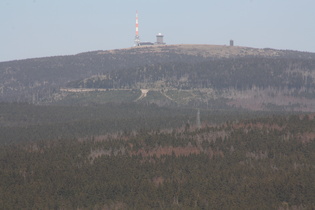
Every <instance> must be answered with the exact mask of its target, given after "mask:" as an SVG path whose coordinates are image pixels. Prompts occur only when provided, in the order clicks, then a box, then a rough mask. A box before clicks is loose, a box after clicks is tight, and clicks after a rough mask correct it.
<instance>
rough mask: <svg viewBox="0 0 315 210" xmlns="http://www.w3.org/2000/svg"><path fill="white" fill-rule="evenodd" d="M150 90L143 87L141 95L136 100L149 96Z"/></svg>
mask: <svg viewBox="0 0 315 210" xmlns="http://www.w3.org/2000/svg"><path fill="white" fill-rule="evenodd" d="M148 92H149V90H148V89H141V95H140V96H139V98H137V99H136V100H135V101H139V100H141V99H143V98H145V97H147V94H148Z"/></svg>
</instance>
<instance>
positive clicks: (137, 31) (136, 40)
mask: <svg viewBox="0 0 315 210" xmlns="http://www.w3.org/2000/svg"><path fill="white" fill-rule="evenodd" d="M139 45H140V36H139V19H138V11H137V12H136V36H135V46H139Z"/></svg>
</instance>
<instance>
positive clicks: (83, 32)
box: [0, 0, 315, 61]
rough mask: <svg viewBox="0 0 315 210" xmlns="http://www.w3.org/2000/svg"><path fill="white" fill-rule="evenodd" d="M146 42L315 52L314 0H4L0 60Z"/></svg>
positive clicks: (1, 2)
mask: <svg viewBox="0 0 315 210" xmlns="http://www.w3.org/2000/svg"><path fill="white" fill-rule="evenodd" d="M136 10H138V11H139V24H140V27H139V33H140V38H141V41H151V42H154V41H155V39H156V38H155V36H156V34H157V33H163V34H164V35H165V37H164V41H165V42H166V43H167V44H216V45H228V44H229V40H230V39H233V40H234V43H235V45H239V46H248V47H256V48H267V47H268V48H275V49H291V50H300V51H309V52H315V0H111V1H110V0H0V19H1V20H0V28H1V31H0V61H7V60H15V59H24V58H34V57H44V56H54V55H69V54H76V53H80V52H86V51H94V50H109V49H119V48H128V47H131V46H133V40H134V35H135V13H136Z"/></svg>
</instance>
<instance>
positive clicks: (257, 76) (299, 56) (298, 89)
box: [0, 45, 315, 111]
mask: <svg viewBox="0 0 315 210" xmlns="http://www.w3.org/2000/svg"><path fill="white" fill-rule="evenodd" d="M314 81H315V53H307V52H297V51H288V50H274V49H255V48H248V47H237V46H235V47H230V46H217V45H166V46H149V47H135V48H128V49H120V50H109V51H95V52H87V53H80V54H77V55H72V56H57V57H50V58H36V59H28V60H20V61H11V62H2V63H0V101H26V102H32V101H33V102H36V103H44V102H46V103H47V102H49V101H50V102H53V101H56V100H60V99H62V98H63V97H64V96H65V95H64V93H63V92H60V88H98V89H99V88H101V89H111V90H122V89H143V88H145V89H148V90H151V91H153V90H154V91H158V92H161V91H163V94H162V96H165V97H166V99H167V100H168V101H174V102H177V103H178V101H183V100H182V99H180V100H177V101H176V100H175V99H173V98H171V97H170V95H167V94H166V92H168V91H170V90H177V91H192V90H196V89H198V90H200V91H201V92H203V93H204V95H202V96H201V97H199V98H201V99H202V100H201V102H202V103H203V104H205V103H207V104H208V103H209V100H213V99H215V98H228V99H231V101H230V102H229V103H230V105H234V106H241V107H244V104H242V102H243V101H244V100H243V101H239V98H245V99H248V98H250V99H253V97H258V96H259V94H260V95H261V94H263V95H264V97H265V96H266V97H265V98H264V100H262V101H260V102H259V104H260V105H258V108H257V109H264V108H266V107H268V106H269V108H270V105H276V106H278V105H282V104H281V103H280V104H279V103H278V102H277V101H276V102H274V100H272V96H273V97H277V94H280V95H281V97H282V96H285V95H286V96H290V97H294V99H295V101H296V98H297V97H300V98H301V97H302V98H303V100H304V99H305V98H307V99H312V100H313V99H315V82H314ZM246 91H247V92H246ZM210 92H211V93H214V94H209V93H210ZM244 93H245V94H244ZM66 95H67V94H66ZM160 95H161V94H160ZM177 95H181V94H177ZM236 96H240V97H238V98H236ZM268 97H269V98H268ZM270 97H271V98H270ZM278 98H279V97H278ZM236 99H237V100H236ZM152 100H153V99H152ZM194 100H195V99H194V98H193V97H192V98H191V97H190V98H189V100H186V101H187V103H189V101H190V102H191V101H194ZM154 101H156V100H154ZM198 101H199V102H200V99H198ZM295 101H294V100H292V98H290V99H287V103H286V104H283V105H285V106H289V105H290V106H291V105H292V102H295ZM199 102H198V104H200V103H199ZM298 102H300V101H298ZM187 103H186V104H187ZM248 103H249V104H251V103H253V100H251V101H250V102H246V104H248ZM269 103H271V104H269ZM195 104H196V103H195ZM262 104H264V105H263V106H262ZM293 104H294V103H293ZM314 105H315V101H314ZM299 106H304V107H305V106H307V107H311V106H313V101H307V102H305V100H304V101H303V103H301V104H300V105H299ZM246 108H250V109H253V107H246ZM304 110H305V111H307V110H309V109H308V108H306V109H304Z"/></svg>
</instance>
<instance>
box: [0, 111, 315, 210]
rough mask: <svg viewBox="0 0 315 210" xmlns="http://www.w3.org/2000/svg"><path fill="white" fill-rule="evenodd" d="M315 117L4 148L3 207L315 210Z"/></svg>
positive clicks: (0, 159) (0, 160) (0, 155)
mask: <svg viewBox="0 0 315 210" xmlns="http://www.w3.org/2000/svg"><path fill="white" fill-rule="evenodd" d="M314 127H315V120H314V115H303V116H302V115H300V116H299V115H295V116H290V117H284V116H283V117H281V116H274V117H269V118H260V119H258V118H257V119H251V120H242V121H238V122H227V123H222V124H217V125H213V124H212V125H211V124H205V123H204V124H203V125H202V126H201V127H200V128H197V127H195V126H192V125H189V124H186V125H185V126H183V127H180V128H177V129H161V130H155V131H153V130H152V131H149V132H147V131H141V132H131V133H130V132H126V133H116V134H112V135H106V136H94V137H91V138H80V139H76V138H71V139H67V138H65V139H59V140H54V141H45V140H42V141H40V142H28V143H19V144H10V145H2V146H0V168H1V170H0V180H1V185H0V194H1V196H0V206H1V208H2V209H314V208H315V200H314V198H315V184H314V180H315V165H314V163H315V141H314V139H315V133H314Z"/></svg>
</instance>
